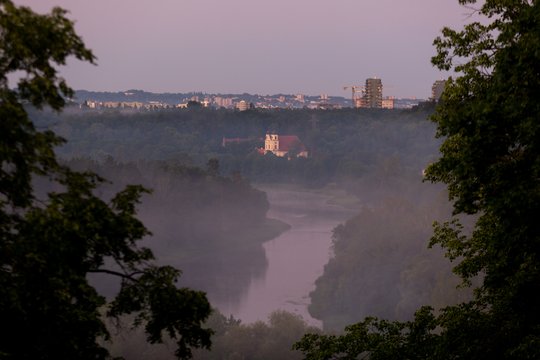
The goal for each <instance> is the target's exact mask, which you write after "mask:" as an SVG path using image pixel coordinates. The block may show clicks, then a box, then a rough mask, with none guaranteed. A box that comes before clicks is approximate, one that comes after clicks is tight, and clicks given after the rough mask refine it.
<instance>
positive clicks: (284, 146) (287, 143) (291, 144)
mask: <svg viewBox="0 0 540 360" xmlns="http://www.w3.org/2000/svg"><path fill="white" fill-rule="evenodd" d="M292 149H296V150H300V151H306V147H305V146H304V144H302V142H301V141H300V139H299V138H298V136H296V135H279V150H280V151H289V150H292Z"/></svg>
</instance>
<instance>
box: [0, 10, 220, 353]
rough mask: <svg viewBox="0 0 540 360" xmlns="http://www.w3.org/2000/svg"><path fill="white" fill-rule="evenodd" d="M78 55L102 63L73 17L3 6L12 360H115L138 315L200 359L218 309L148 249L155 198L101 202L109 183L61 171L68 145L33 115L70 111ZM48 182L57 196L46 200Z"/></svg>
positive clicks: (3, 347) (1, 334) (0, 259)
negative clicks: (143, 204)
mask: <svg viewBox="0 0 540 360" xmlns="http://www.w3.org/2000/svg"><path fill="white" fill-rule="evenodd" d="M71 56H73V57H75V58H77V59H79V60H83V61H88V62H91V63H93V62H94V61H95V57H94V55H93V54H92V52H91V51H90V50H89V49H87V48H86V47H85V45H84V43H83V41H82V40H81V38H80V37H79V36H78V35H77V34H76V32H75V30H74V27H73V23H72V21H71V20H69V19H68V18H67V17H66V12H65V11H64V10H62V9H60V8H55V9H53V10H52V12H51V13H50V14H47V15H40V14H36V13H34V12H33V11H32V10H31V9H29V8H27V7H18V6H16V5H14V4H13V3H12V2H11V1H9V0H0V134H1V138H0V162H1V166H0V293H1V296H0V319H1V321H0V358H2V359H102V358H107V357H108V352H107V350H106V349H105V347H104V341H106V340H108V339H109V333H108V331H107V328H106V327H105V324H104V321H105V318H106V317H110V318H113V319H114V318H118V317H119V316H121V315H123V314H134V315H135V319H136V320H135V325H143V326H144V327H145V332H146V336H147V340H148V341H149V342H151V343H158V342H161V341H162V340H163V337H164V336H167V337H170V338H172V339H175V341H176V344H177V346H178V348H177V350H176V353H175V354H176V356H177V357H178V358H189V357H191V348H192V347H206V348H208V347H209V346H210V335H211V333H212V331H211V330H209V329H206V328H204V327H203V321H204V320H205V319H206V318H207V317H208V316H209V314H210V306H209V303H208V301H207V299H206V296H205V294H204V293H202V292H198V291H194V290H191V289H188V288H178V287H177V286H176V280H177V279H178V277H179V276H180V271H179V270H177V269H175V268H172V267H169V266H156V265H155V264H154V263H153V262H152V260H153V255H152V252H151V251H150V249H148V248H145V247H140V246H139V245H138V243H137V241H138V240H140V239H141V238H142V237H144V236H146V235H149V232H148V230H147V229H146V228H145V226H144V225H143V224H142V223H141V222H140V221H139V220H138V219H137V217H136V205H137V203H138V201H139V197H140V195H141V194H142V193H144V192H146V191H147V190H146V189H144V188H142V187H140V186H128V187H126V188H125V189H124V190H123V191H120V192H119V193H117V194H116V195H114V196H113V197H112V198H110V199H102V198H100V197H98V196H96V194H95V190H96V187H97V186H99V184H100V183H102V182H103V181H104V179H102V178H100V177H99V176H97V175H95V174H92V173H89V172H82V173H81V172H75V171H72V170H70V169H69V168H67V167H65V166H61V165H59V164H58V162H57V161H56V157H55V154H54V147H55V146H56V145H58V144H61V143H62V142H63V139H62V138H60V137H58V136H56V135H55V134H54V133H53V132H51V131H39V130H38V129H36V128H35V126H34V124H33V123H32V121H31V120H30V119H29V117H28V114H27V111H26V107H27V106H33V107H36V108H43V107H50V108H52V109H54V110H60V109H62V107H63V106H64V105H65V102H66V98H69V97H70V96H71V94H72V93H73V92H72V90H71V89H70V88H69V87H68V85H67V84H66V82H65V80H64V79H62V78H61V77H60V76H59V75H58V72H57V67H58V66H60V65H64V64H65V62H66V59H67V58H68V57H71ZM14 78H15V79H17V78H18V80H16V82H17V84H16V86H12V85H11V84H10V80H11V81H13V79H14ZM37 177H40V178H42V179H43V178H45V179H47V181H48V182H49V183H50V184H51V188H52V189H53V190H52V191H51V192H49V193H48V194H47V195H40V194H37V193H36V192H35V191H34V189H33V186H32V184H33V181H34V180H35V179H36V178H37ZM91 273H101V274H107V275H110V276H115V277H117V278H118V279H119V282H120V290H119V292H118V294H117V296H116V297H115V298H114V299H113V300H112V302H110V303H107V301H106V299H105V297H104V296H102V295H100V294H99V293H98V292H97V291H96V289H95V288H94V287H93V286H92V285H91V284H90V283H89V281H88V275H89V274H91Z"/></svg>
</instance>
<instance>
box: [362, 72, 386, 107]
mask: <svg viewBox="0 0 540 360" xmlns="http://www.w3.org/2000/svg"><path fill="white" fill-rule="evenodd" d="M364 106H365V107H368V108H377V109H380V108H382V80H381V79H378V78H369V79H366V92H365V94H364Z"/></svg>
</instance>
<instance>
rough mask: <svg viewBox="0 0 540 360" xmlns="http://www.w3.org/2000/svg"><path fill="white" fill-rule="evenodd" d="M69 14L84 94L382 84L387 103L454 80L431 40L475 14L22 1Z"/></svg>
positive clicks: (303, 1) (401, 8) (416, 4)
mask: <svg viewBox="0 0 540 360" xmlns="http://www.w3.org/2000/svg"><path fill="white" fill-rule="evenodd" d="M15 3H16V4H19V5H27V6H30V7H31V8H32V9H34V10H35V11H37V12H40V13H44V12H49V11H50V10H51V8H52V7H53V6H60V7H62V8H65V9H66V10H68V11H69V12H70V13H69V15H68V17H69V18H70V19H72V20H74V21H75V28H76V31H77V32H78V33H79V34H80V35H81V36H82V38H83V40H84V41H85V43H86V45H87V47H89V48H90V49H92V50H93V52H94V54H95V55H96V57H97V66H93V65H89V64H85V63H80V62H77V61H75V60H70V61H69V62H68V64H67V66H65V67H63V68H62V70H61V75H62V76H64V77H65V78H66V80H67V81H68V83H69V84H70V85H71V86H72V87H73V88H75V89H86V90H93V91H123V90H128V89H141V90H145V91H151V92H190V91H194V92H197V91H201V92H208V93H252V94H261V95H265V94H279V93H287V94H295V93H299V94H306V95H318V94H329V95H333V96H345V97H346V96H348V91H345V90H344V89H343V87H344V86H350V85H362V84H363V83H364V81H365V79H366V78H370V77H377V78H381V79H382V83H383V95H384V96H395V97H418V98H428V97H429V96H430V93H431V87H432V84H433V82H434V81H435V80H438V79H444V78H446V77H447V76H448V75H449V74H447V73H441V72H439V71H437V70H436V69H434V68H433V67H432V66H431V64H430V58H431V56H433V55H434V54H435V49H434V47H433V45H432V42H433V39H434V38H435V37H436V36H437V35H439V34H440V30H441V29H442V28H443V27H444V26H449V27H451V28H456V29H459V28H461V27H462V26H463V24H464V23H465V22H467V21H470V18H468V15H469V13H470V12H471V10H468V9H466V8H463V7H461V6H459V4H458V3H457V0H436V1H435V0H410V1H406V2H395V1H391V0H378V1H375V0H367V1H363V2H358V1H353V0H338V1H335V2H323V1H319V0H312V1H307V0H297V1H295V2H290V1H285V0H276V1H274V2H263V1H256V2H253V1H247V0H230V1H227V2H220V1H217V0H202V1H197V2H195V1H192V0H186V1H175V0H155V1H148V0H141V1H139V2H136V3H133V2H130V1H126V0H118V1H114V2H105V1H104V0H96V1H93V2H84V1H70V0H39V1H38V0H16V1H15Z"/></svg>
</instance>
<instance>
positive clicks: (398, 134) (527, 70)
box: [0, 0, 540, 360]
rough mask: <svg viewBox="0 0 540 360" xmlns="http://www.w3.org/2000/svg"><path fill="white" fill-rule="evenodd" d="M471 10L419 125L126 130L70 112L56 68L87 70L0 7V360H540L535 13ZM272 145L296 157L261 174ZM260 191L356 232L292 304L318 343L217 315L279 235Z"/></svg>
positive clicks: (234, 120)
mask: <svg viewBox="0 0 540 360" xmlns="http://www.w3.org/2000/svg"><path fill="white" fill-rule="evenodd" d="M460 3H461V4H465V5H466V4H476V1H465V0H463V1H460ZM477 5H478V9H475V10H474V11H475V12H476V13H477V14H478V15H481V16H483V17H485V20H486V21H485V22H471V23H470V24H469V25H467V26H465V28H464V29H463V30H460V31H456V30H452V29H449V28H444V29H443V30H442V32H441V35H440V36H439V37H438V38H436V39H435V41H434V45H435V48H436V51H437V54H436V56H434V57H433V58H432V64H433V65H434V66H436V67H437V68H438V69H440V70H446V71H448V70H454V71H455V72H456V73H457V74H458V76H456V77H455V78H452V77H450V78H449V79H448V81H447V83H446V89H445V91H444V93H443V96H442V99H441V101H440V102H439V103H438V104H437V105H436V106H435V104H433V103H432V104H424V105H422V106H419V107H417V108H414V109H411V110H382V109H372V110H365V109H342V110H327V111H326V110H324V111H323V110H307V109H302V110H274V111H267V110H258V109H253V110H249V111H245V112H235V111H229V110H224V109H221V110H207V109H202V108H188V109H185V110H183V109H182V110H181V109H171V110H163V111H141V112H131V111H130V112H123V111H116V110H113V111H109V110H107V111H92V110H89V109H83V108H78V107H73V106H66V105H67V103H68V99H72V97H73V95H74V92H73V90H72V89H71V88H70V87H69V86H68V85H67V83H66V82H65V80H64V79H63V78H62V77H61V76H60V75H59V74H58V72H57V69H56V66H58V65H64V64H65V63H66V59H67V58H70V57H75V58H77V59H79V60H82V61H86V62H89V63H94V62H95V61H96V58H95V56H94V54H93V53H92V51H91V50H89V49H88V48H86V46H85V44H84V43H83V41H82V39H81V38H80V37H79V36H78V35H77V34H76V32H75V30H74V26H73V22H72V21H70V20H69V19H68V18H66V11H65V10H62V9H60V8H54V9H53V10H52V11H51V13H50V14H47V15H39V14H36V13H34V12H33V11H32V10H31V9H30V8H27V7H19V6H16V5H14V4H13V3H12V2H11V1H10V0H0V30H1V31H0V49H1V53H0V54H1V56H0V70H1V72H0V119H1V122H0V130H1V131H0V133H1V135H2V137H1V146H0V161H1V167H0V289H1V290H0V291H1V296H0V319H2V321H1V322H0V339H1V340H0V358H2V359H36V358H41V359H107V358H111V357H117V356H121V357H122V356H123V357H125V358H128V359H139V358H149V357H151V358H173V357H174V358H179V359H189V358H193V357H194V358H201V359H205V358H209V359H213V358H221V359H242V358H257V359H258V358H260V359H271V358H276V357H277V358H291V359H295V358H305V359H357V358H367V359H371V360H376V359H390V358H391V359H496V358H504V359H538V358H540V353H539V350H538V349H540V346H539V345H540V325H539V324H540V320H539V319H540V312H539V311H538V303H539V302H540V295H539V294H540V292H539V291H538V284H539V279H540V270H539V267H538V264H539V263H540V253H539V251H538V250H539V249H540V247H539V244H540V242H539V239H540V226H539V225H538V221H537V217H538V213H540V209H539V206H540V205H539V204H540V191H539V181H538V179H540V174H539V172H540V166H539V164H540V162H539V158H540V157H539V151H538V149H539V144H538V139H540V137H539V136H538V134H539V133H540V126H539V122H538V114H539V113H540V105H539V103H538V101H536V99H537V97H536V96H535V95H537V94H538V92H539V89H540V82H539V79H540V74H539V73H538V66H537V64H538V63H539V62H540V58H539V54H540V51H539V48H540V45H539V44H540V41H539V38H540V37H539V32H538V29H539V28H540V27H538V23H539V21H540V10H539V9H540V7H539V5H538V3H537V2H535V1H499V0H490V1H485V2H483V3H481V4H477ZM20 73H22V74H23V76H22V77H19V78H15V82H14V83H13V81H14V80H13V79H12V78H11V76H12V75H14V74H20ZM523 79H527V80H526V81H523ZM62 109H64V111H63V112H60V110H62ZM428 120H430V121H428ZM267 133H278V134H286V135H295V136H298V138H299V139H301V141H302V142H303V143H304V144H305V146H306V148H307V149H308V150H309V152H310V155H309V157H307V158H298V157H295V153H294V151H293V152H292V154H288V156H284V157H277V156H274V155H272V154H266V155H261V154H260V151H257V148H260V147H261V146H262V141H261V139H262V137H263V136H265V134H267ZM224 138H241V139H244V140H245V141H241V142H239V143H238V144H231V145H228V144H225V142H224V141H223V139H224ZM268 184H271V185H276V184H279V185H280V186H287V189H289V191H291V190H290V189H293V190H292V191H298V192H309V191H317V192H320V193H322V194H325V196H326V194H330V193H332V194H334V195H335V194H336V192H335V191H334V190H335V189H339V191H341V196H340V197H337V196H330V195H328V196H327V197H326V199H328V203H329V204H332V206H336V207H338V208H339V207H341V208H347V209H349V210H350V211H354V212H355V215H354V216H352V217H350V218H349V219H348V220H346V221H344V222H343V223H342V224H338V225H337V226H336V227H335V229H334V230H333V237H332V247H331V254H330V257H329V260H328V263H327V264H326V265H325V266H324V271H323V272H322V274H321V276H320V277H319V278H318V279H317V280H316V281H315V287H314V290H313V291H312V292H311V293H310V294H309V298H310V305H309V314H310V315H311V316H312V317H313V318H315V319H318V320H321V322H322V328H319V327H313V326H311V325H309V324H308V322H307V321H306V319H303V318H301V317H300V316H298V315H297V314H294V313H290V312H285V311H282V310H280V309H276V310H275V311H274V312H272V313H271V314H270V315H269V317H268V319H267V321H266V322H264V321H256V322H253V323H243V322H242V321H241V320H240V319H236V318H234V317H233V316H230V315H229V314H223V313H221V312H220V310H219V309H218V308H216V307H215V306H212V303H214V300H215V299H218V298H219V297H226V298H233V299H234V298H235V297H239V296H240V295H241V294H242V293H244V292H245V291H246V288H247V287H249V286H250V284H251V283H252V282H256V280H257V278H261V277H263V276H264V274H265V271H266V263H265V262H266V254H265V251H264V249H265V248H264V244H265V243H267V242H268V241H271V239H273V238H275V237H278V236H279V235H280V234H282V233H286V232H287V231H288V230H289V229H290V224H287V223H283V222H282V221H279V220H276V219H273V218H271V217H270V216H269V214H270V210H271V209H272V205H273V204H271V203H270V202H269V197H268V194H267V193H265V192H264V191H261V190H258V188H257V187H262V186H264V185H268ZM343 194H346V195H345V196H343ZM292 200H294V198H293V199H292ZM448 200H450V201H448ZM310 210H311V211H315V212H316V211H317V209H310ZM274 214H276V212H274ZM295 215H297V216H298V217H299V218H301V217H303V216H304V215H306V214H302V213H301V214H295ZM323 215H324V214H323ZM443 257H445V258H446V259H445V261H443V260H442V259H443ZM446 260H448V261H446ZM284 281H286V279H285V280H284ZM237 300H238V299H237Z"/></svg>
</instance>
